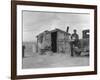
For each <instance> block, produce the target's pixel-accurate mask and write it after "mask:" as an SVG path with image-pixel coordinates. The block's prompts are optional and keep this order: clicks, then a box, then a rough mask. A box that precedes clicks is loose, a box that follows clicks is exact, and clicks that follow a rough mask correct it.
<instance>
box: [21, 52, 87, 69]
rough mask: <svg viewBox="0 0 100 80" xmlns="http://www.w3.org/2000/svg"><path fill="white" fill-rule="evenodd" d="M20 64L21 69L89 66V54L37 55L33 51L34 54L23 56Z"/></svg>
mask: <svg viewBox="0 0 100 80" xmlns="http://www.w3.org/2000/svg"><path fill="white" fill-rule="evenodd" d="M83 54H84V53H83ZM22 64H23V69H28V68H52V67H54V68H55V67H69V66H70V67H72V66H89V56H79V57H77V56H74V57H71V56H68V55H66V54H58V53H54V54H52V55H50V54H46V55H39V54H38V53H37V54H36V53H35V55H32V56H28V57H25V58H23V62H22Z"/></svg>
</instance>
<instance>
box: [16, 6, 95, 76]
mask: <svg viewBox="0 0 100 80" xmlns="http://www.w3.org/2000/svg"><path fill="white" fill-rule="evenodd" d="M22 10H30V11H48V12H75V13H89V14H90V25H91V27H90V53H91V54H90V58H89V61H90V65H89V66H81V67H66V68H45V69H22V15H21V14H22ZM16 54H17V75H30V74H32V75H36V74H49V73H69V72H86V71H94V69H95V68H94V9H80V8H60V7H46V6H30V5H29V6H28V5H17V53H16ZM51 69H52V70H51Z"/></svg>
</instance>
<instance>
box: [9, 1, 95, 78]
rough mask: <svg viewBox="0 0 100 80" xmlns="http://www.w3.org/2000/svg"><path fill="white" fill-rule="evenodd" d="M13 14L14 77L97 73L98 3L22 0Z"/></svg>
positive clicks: (13, 9)
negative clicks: (24, 0) (79, 3)
mask: <svg viewBox="0 0 100 80" xmlns="http://www.w3.org/2000/svg"><path fill="white" fill-rule="evenodd" d="M12 14H13V15H12V57H11V58H12V65H11V66H12V77H14V78H16V79H23V78H24V79H26V78H45V77H59V76H74V75H89V74H96V73H97V61H96V60H97V50H96V49H97V48H96V47H97V42H96V38H97V36H96V32H97V28H96V27H97V25H96V23H97V15H96V14H97V7H96V6H93V5H91V6H90V5H78V4H77V5H74V4H60V3H42V2H23V1H22V2H15V3H14V2H13V7H12ZM14 15H16V16H14ZM14 64H15V65H14ZM13 73H14V74H13Z"/></svg>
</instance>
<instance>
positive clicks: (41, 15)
mask: <svg viewBox="0 0 100 80" xmlns="http://www.w3.org/2000/svg"><path fill="white" fill-rule="evenodd" d="M22 16H23V41H36V35H38V34H39V33H41V32H43V31H45V30H52V29H55V28H59V29H61V30H64V31H66V29H67V26H69V33H71V34H72V32H73V29H77V33H78V34H79V37H80V38H82V30H84V29H89V28H90V16H89V14H78V13H58V12H57V13H55V12H35V11H23V13H22Z"/></svg>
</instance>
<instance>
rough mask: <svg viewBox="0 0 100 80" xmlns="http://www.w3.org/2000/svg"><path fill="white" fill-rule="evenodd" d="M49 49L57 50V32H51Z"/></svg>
mask: <svg viewBox="0 0 100 80" xmlns="http://www.w3.org/2000/svg"><path fill="white" fill-rule="evenodd" d="M51 50H52V52H57V32H52V33H51Z"/></svg>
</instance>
